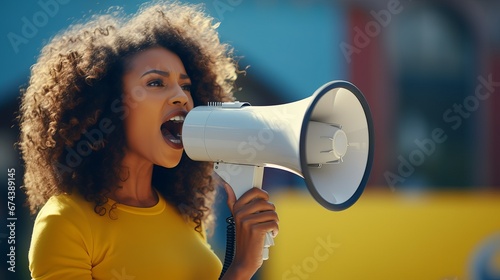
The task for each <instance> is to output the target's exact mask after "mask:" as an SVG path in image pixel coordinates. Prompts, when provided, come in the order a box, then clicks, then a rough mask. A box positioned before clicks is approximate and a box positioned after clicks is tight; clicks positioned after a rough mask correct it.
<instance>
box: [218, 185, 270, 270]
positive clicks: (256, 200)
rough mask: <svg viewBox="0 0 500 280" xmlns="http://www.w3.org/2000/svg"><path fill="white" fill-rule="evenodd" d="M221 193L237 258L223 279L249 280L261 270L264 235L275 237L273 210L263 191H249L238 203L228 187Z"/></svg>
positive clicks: (225, 186) (253, 189)
mask: <svg viewBox="0 0 500 280" xmlns="http://www.w3.org/2000/svg"><path fill="white" fill-rule="evenodd" d="M224 189H225V190H226V193H227V195H228V199H227V205H228V207H229V209H230V210H231V213H232V214H233V216H234V220H235V225H236V254H235V257H234V260H233V263H232V264H231V266H230V267H229V269H228V271H227V272H226V274H225V275H224V277H223V278H222V279H224V280H229V279H250V278H251V277H252V276H253V275H254V274H255V272H257V270H258V269H259V268H260V267H261V266H262V263H263V260H262V248H263V247H264V241H265V237H266V234H267V232H272V233H273V236H276V235H277V234H278V231H279V226H278V223H279V219H278V214H277V213H276V207H275V206H274V204H272V203H271V202H269V194H268V193H267V192H266V191H264V190H262V189H259V188H252V189H250V190H248V191H247V192H246V193H244V194H243V195H242V196H241V197H240V198H239V199H236V195H235V194H234V191H233V189H232V188H231V187H230V186H229V185H228V184H225V185H224Z"/></svg>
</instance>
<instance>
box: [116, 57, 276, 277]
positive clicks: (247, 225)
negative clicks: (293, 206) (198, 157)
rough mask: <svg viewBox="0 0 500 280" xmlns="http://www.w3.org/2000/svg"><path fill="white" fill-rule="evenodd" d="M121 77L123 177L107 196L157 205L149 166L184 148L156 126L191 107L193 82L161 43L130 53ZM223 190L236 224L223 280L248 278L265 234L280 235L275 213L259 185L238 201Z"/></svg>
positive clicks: (172, 160)
mask: <svg viewBox="0 0 500 280" xmlns="http://www.w3.org/2000/svg"><path fill="white" fill-rule="evenodd" d="M123 80H124V91H125V92H124V96H125V105H126V106H127V109H128V115H127V117H126V119H125V120H124V121H125V130H126V136H127V149H126V152H125V156H124V159H123V161H122V166H123V167H124V170H126V172H127V174H126V176H125V177H127V180H125V181H123V182H122V186H121V188H119V189H116V190H115V191H114V192H112V193H111V194H110V198H112V199H113V200H115V201H117V202H119V203H122V204H125V205H129V206H136V207H151V206H153V205H155V204H156V203H158V196H157V195H156V192H155V191H154V190H153V187H152V186H151V177H152V172H153V165H154V164H156V165H160V166H163V167H166V168H172V167H174V166H176V165H177V164H178V163H179V161H180V159H181V156H182V151H183V147H182V145H179V144H176V143H174V142H172V141H171V140H169V138H168V137H167V138H165V137H164V136H163V135H162V132H161V130H160V127H161V124H162V123H163V122H164V121H165V120H166V119H169V118H171V117H174V116H178V115H182V114H184V113H187V112H189V111H190V110H191V109H192V108H193V99H192V96H191V91H190V86H191V81H190V79H189V77H188V75H187V72H186V70H185V68H184V65H183V63H182V61H181V60H180V59H179V57H178V56H177V55H176V54H175V53H172V52H170V51H169V50H166V49H164V48H160V47H155V48H151V49H148V50H144V51H143V52H141V53H139V54H137V55H136V56H134V57H133V58H132V59H131V60H130V63H129V69H128V71H127V72H126V74H125V75H124V78H123ZM174 141H175V140H174ZM225 190H226V192H227V194H228V201H227V204H228V206H229V209H230V210H231V213H232V214H233V216H234V219H235V224H236V254H235V257H234V260H233V263H232V265H231V266H230V267H229V269H228V271H227V272H226V274H225V275H224V278H223V279H226V280H228V279H231V280H238V279H242V280H243V279H245V280H248V279H250V278H251V277H252V276H253V275H254V274H255V272H256V271H257V270H258V269H259V268H260V267H261V266H262V262H263V260H262V248H263V246H264V241H265V237H266V233H267V232H270V231H271V232H273V233H274V235H276V234H277V233H278V230H279V229H278V215H277V213H276V212H275V207H274V205H273V204H272V203H270V202H269V195H268V194H267V192H265V191H264V190H262V189H258V188H252V189H250V190H249V191H247V192H246V193H245V194H243V195H242V196H241V197H240V198H239V199H236V196H235V194H234V191H233V189H232V188H231V187H230V186H229V185H227V184H226V185H225Z"/></svg>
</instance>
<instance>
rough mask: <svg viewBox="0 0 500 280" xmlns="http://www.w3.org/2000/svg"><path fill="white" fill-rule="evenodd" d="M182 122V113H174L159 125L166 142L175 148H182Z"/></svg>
mask: <svg viewBox="0 0 500 280" xmlns="http://www.w3.org/2000/svg"><path fill="white" fill-rule="evenodd" d="M183 123H184V116H183V115H176V116H173V117H171V118H170V119H168V120H167V121H166V122H164V123H163V124H162V125H161V127H160V130H161V134H162V135H163V139H165V141H167V143H169V144H171V145H172V146H174V147H175V148H182V124H183Z"/></svg>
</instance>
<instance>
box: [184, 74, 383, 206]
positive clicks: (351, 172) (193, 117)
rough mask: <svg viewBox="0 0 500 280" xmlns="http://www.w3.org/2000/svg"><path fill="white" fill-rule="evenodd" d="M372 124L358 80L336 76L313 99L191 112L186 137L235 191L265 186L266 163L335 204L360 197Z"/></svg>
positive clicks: (195, 155)
mask: <svg viewBox="0 0 500 280" xmlns="http://www.w3.org/2000/svg"><path fill="white" fill-rule="evenodd" d="M373 137H374V133H373V123H372V117H371V113H370V109H369V106H368V103H367V102H366V100H365V98H364V96H363V94H362V93H361V91H359V89H357V88H356V87H355V86H354V85H353V84H351V83H349V82H346V81H332V82H329V83H326V84H325V85H323V86H321V87H320V88H318V89H317V90H316V91H315V92H314V94H313V95H311V96H310V97H308V98H305V99H302V100H299V101H296V102H292V103H287V104H282V105H275V106H250V104H249V103H246V102H223V103H221V102H218V103H215V104H209V106H198V107H195V108H194V109H192V110H191V111H190V112H189V113H188V114H187V116H186V118H185V120H184V124H183V128H182V142H183V145H184V150H185V152H186V154H187V155H188V156H189V157H190V158H191V159H192V160H197V161H211V162H215V163H216V164H215V167H214V168H215V169H214V170H215V172H216V173H217V174H219V176H221V177H222V178H223V179H224V180H225V181H226V182H228V183H229V184H230V185H231V186H232V187H233V189H234V191H235V194H236V195H237V197H239V196H241V195H242V194H243V193H244V192H246V191H247V190H249V189H250V188H252V187H261V184H262V175H263V169H264V167H273V168H279V169H283V170H287V171H290V172H292V173H295V174H297V175H299V176H301V177H303V178H304V180H305V183H306V185H307V188H308V189H309V192H310V193H311V195H312V196H313V197H314V198H315V199H316V201H318V202H319V203H320V204H321V205H322V206H324V207H325V208H327V209H329V210H343V209H346V208H348V207H350V206H351V205H352V204H354V203H355V202H356V201H357V200H358V198H359V197H360V195H361V193H362V192H363V189H364V187H365V185H366V183H367V181H368V177H369V174H370V170H371V166H372V162H373V149H374V141H373Z"/></svg>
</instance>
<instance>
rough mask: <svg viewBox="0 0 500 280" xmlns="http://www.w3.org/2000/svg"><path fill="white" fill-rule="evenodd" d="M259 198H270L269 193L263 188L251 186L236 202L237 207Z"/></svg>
mask: <svg viewBox="0 0 500 280" xmlns="http://www.w3.org/2000/svg"><path fill="white" fill-rule="evenodd" d="M257 199H261V200H265V201H267V200H269V194H268V193H267V192H266V191H265V190H263V189H259V188H255V187H253V188H251V189H250V190H248V191H246V192H245V193H244V194H243V195H242V196H241V197H240V198H239V199H238V200H237V201H236V203H235V207H237V206H238V207H241V206H243V205H245V204H248V203H250V202H251V201H253V200H257Z"/></svg>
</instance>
